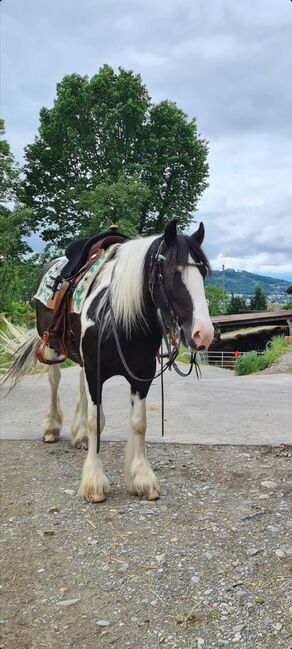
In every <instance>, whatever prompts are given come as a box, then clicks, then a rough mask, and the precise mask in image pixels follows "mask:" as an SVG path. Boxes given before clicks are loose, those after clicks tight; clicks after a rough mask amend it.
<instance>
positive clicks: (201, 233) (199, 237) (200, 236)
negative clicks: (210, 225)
mask: <svg viewBox="0 0 292 649" xmlns="http://www.w3.org/2000/svg"><path fill="white" fill-rule="evenodd" d="M204 236H205V228H204V223H202V222H201V223H200V225H199V227H198V229H197V231H196V232H194V234H192V236H191V239H195V240H196V241H197V242H198V243H199V244H200V245H201V244H202V243H203V241H204Z"/></svg>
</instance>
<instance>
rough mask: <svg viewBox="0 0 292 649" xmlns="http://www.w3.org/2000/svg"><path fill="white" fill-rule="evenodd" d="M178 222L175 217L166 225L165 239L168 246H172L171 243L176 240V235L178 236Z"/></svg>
mask: <svg viewBox="0 0 292 649" xmlns="http://www.w3.org/2000/svg"><path fill="white" fill-rule="evenodd" d="M176 224H177V219H173V220H172V221H170V222H169V223H168V224H167V226H166V227H165V230H164V241H165V243H166V245H167V247H168V246H171V244H172V243H173V242H174V241H175V240H176V237H177V230H176Z"/></svg>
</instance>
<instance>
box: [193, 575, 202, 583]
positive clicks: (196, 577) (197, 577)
mask: <svg viewBox="0 0 292 649" xmlns="http://www.w3.org/2000/svg"><path fill="white" fill-rule="evenodd" d="M200 579H201V577H199V575H193V576H192V577H191V581H192V582H193V584H198V583H199V581H200Z"/></svg>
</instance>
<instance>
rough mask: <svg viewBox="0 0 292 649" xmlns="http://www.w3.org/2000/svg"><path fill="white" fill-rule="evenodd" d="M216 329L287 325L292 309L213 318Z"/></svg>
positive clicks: (291, 315)
mask: <svg viewBox="0 0 292 649" xmlns="http://www.w3.org/2000/svg"><path fill="white" fill-rule="evenodd" d="M211 319H212V322H213V325H214V327H218V328H220V329H234V328H235V327H238V326H240V327H249V326H250V325H253V324H254V325H258V324H261V325H264V324H265V325H281V324H282V325H286V324H287V321H288V320H291V319H292V309H289V310H288V311H284V310H283V311H250V312H249V313H235V314H232V315H216V316H213V317H212V318H211Z"/></svg>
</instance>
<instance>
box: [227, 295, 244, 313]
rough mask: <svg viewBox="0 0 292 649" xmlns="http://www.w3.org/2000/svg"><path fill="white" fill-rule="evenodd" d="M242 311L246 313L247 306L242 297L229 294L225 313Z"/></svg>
mask: <svg viewBox="0 0 292 649" xmlns="http://www.w3.org/2000/svg"><path fill="white" fill-rule="evenodd" d="M242 311H247V304H246V300H245V298H244V297H242V296H240V295H234V294H233V293H232V294H231V296H230V298H229V302H228V305H227V309H226V313H228V314H232V313H241V312H242Z"/></svg>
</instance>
